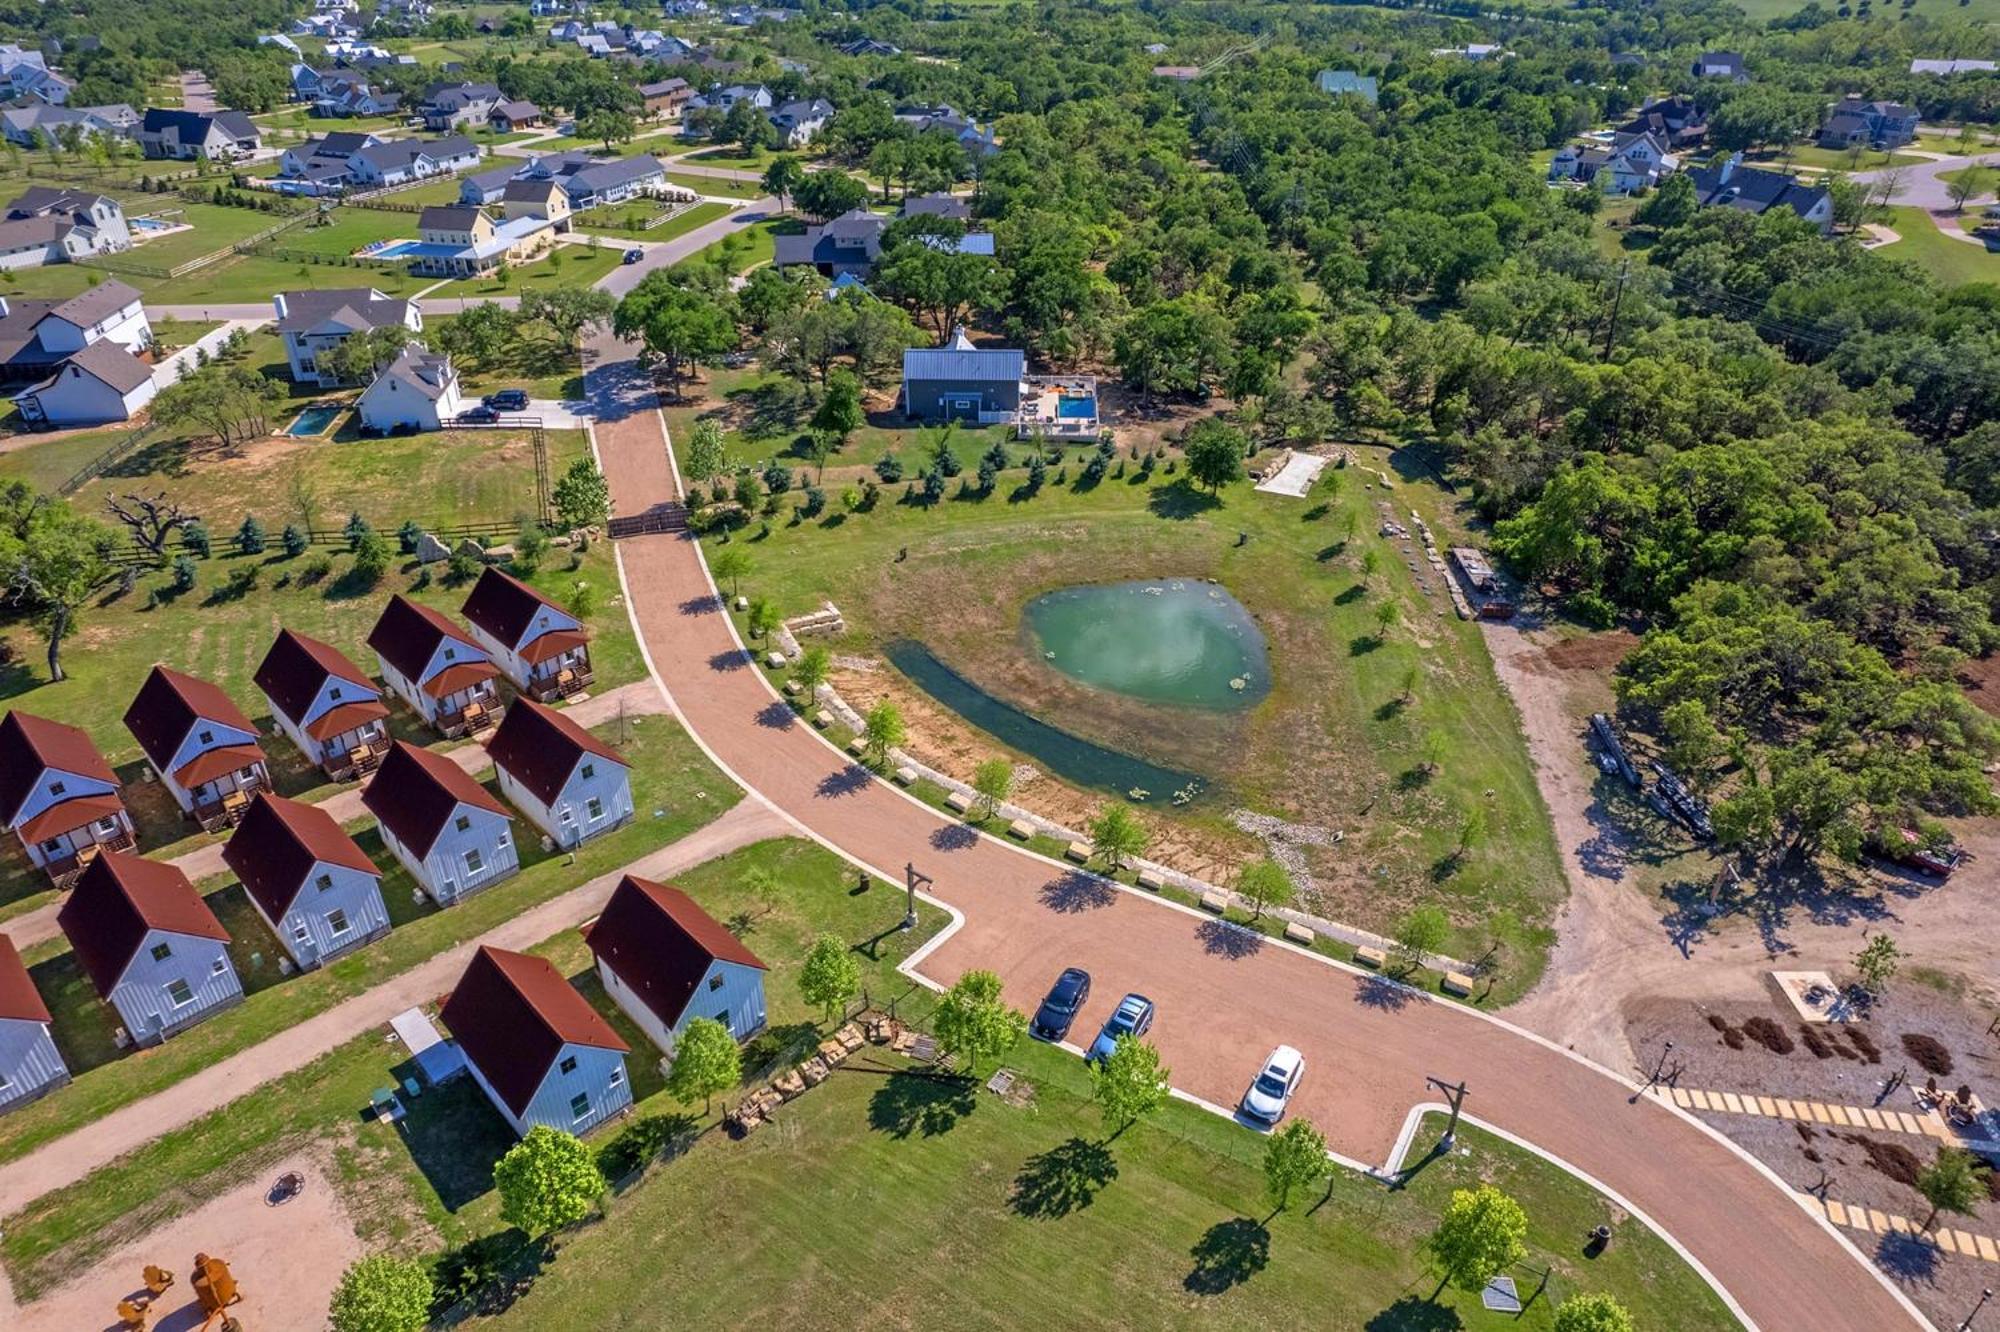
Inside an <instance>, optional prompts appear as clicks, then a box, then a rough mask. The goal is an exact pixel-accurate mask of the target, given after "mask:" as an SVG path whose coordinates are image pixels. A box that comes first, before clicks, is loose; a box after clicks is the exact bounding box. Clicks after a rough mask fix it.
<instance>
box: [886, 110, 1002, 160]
mask: <svg viewBox="0 0 2000 1332" xmlns="http://www.w3.org/2000/svg"><path fill="white" fill-rule="evenodd" d="M896 119H897V120H899V121H901V122H902V123H903V124H905V125H908V126H909V127H910V128H911V129H912V130H913V131H915V132H916V133H918V134H948V135H950V136H951V138H952V139H953V140H954V141H955V142H957V144H958V146H959V147H961V148H963V149H965V151H967V152H968V153H971V154H972V155H973V156H975V157H986V156H990V155H991V154H993V153H997V152H999V151H1000V142H999V140H998V139H996V138H995V137H994V132H993V128H992V126H990V125H989V126H987V127H986V128H985V129H981V128H980V127H979V122H978V121H976V120H973V119H971V118H970V117H968V116H964V115H961V114H959V112H958V111H957V110H955V109H954V108H953V107H951V106H950V105H949V104H947V103H942V102H940V103H939V104H938V105H936V106H899V107H897V108H896Z"/></svg>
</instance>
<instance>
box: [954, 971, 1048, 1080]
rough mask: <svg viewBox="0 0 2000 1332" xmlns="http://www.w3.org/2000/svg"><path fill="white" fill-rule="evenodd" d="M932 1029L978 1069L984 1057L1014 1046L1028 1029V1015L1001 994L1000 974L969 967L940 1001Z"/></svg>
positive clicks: (971, 1066)
mask: <svg viewBox="0 0 2000 1332" xmlns="http://www.w3.org/2000/svg"><path fill="white" fill-rule="evenodd" d="M931 1029H932V1031H933V1032H934V1033H935V1034H936V1036H937V1040H938V1044H939V1045H940V1046H942V1047H943V1048H944V1049H945V1050H946V1051H948V1052H949V1053H951V1054H954V1055H960V1056H962V1057H963V1058H964V1059H965V1062H966V1066H967V1068H968V1069H971V1070H977V1069H978V1067H979V1064H980V1062H981V1061H982V1060H985V1059H997V1058H999V1057H1000V1056H1001V1055H1003V1054H1005V1053H1007V1051H1008V1050H1011V1049H1012V1048H1013V1047H1014V1042H1016V1041H1018V1040H1020V1039H1021V1033H1022V1032H1024V1031H1026V1030H1027V1029H1028V1017H1027V1014H1025V1013H1022V1012H1021V1011H1020V1010H1018V1009H1014V1008H1009V1007H1008V1006H1007V1004H1006V1001H1005V1000H1003V999H1002V998H1001V997H1000V978H999V977H998V976H996V975H994V974H993V973H992V972H990V971H968V972H966V973H965V974H964V975H963V976H960V977H959V978H958V983H957V984H955V985H953V986H952V987H951V989H949V990H947V991H945V996H944V998H942V999H940V1000H939V1001H938V1006H937V1010H936V1012H934V1013H933V1014H932V1015H931Z"/></svg>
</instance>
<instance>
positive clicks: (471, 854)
mask: <svg viewBox="0 0 2000 1332" xmlns="http://www.w3.org/2000/svg"><path fill="white" fill-rule="evenodd" d="M485 867H486V862H485V861H483V860H481V859H480V857H479V848H478V847H476V846H475V847H470V848H468V849H467V850H466V853H465V869H466V872H467V873H468V874H477V873H479V871H480V870H482V869H484V868H485Z"/></svg>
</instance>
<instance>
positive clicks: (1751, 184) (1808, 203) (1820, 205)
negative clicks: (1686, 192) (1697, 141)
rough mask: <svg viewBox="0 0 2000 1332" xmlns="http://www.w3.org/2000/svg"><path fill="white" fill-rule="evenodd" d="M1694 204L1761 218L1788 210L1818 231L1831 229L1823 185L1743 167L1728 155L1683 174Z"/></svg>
mask: <svg viewBox="0 0 2000 1332" xmlns="http://www.w3.org/2000/svg"><path fill="white" fill-rule="evenodd" d="M1687 177H1688V179H1689V180H1690V181H1692V182H1693V184H1694V197H1695V202H1696V203H1697V204H1699V205H1700V206H1701V207H1703V208H1734V209H1737V210H1739V211H1741V212H1745V213H1756V214H1763V213H1769V212H1773V211H1776V210H1780V209H1790V210H1791V211H1792V212H1794V213H1797V214H1798V215H1799V216H1800V217H1802V218H1804V219H1805V220H1806V221H1808V222H1810V223H1812V224H1813V225H1814V226H1816V227H1818V228H1819V229H1820V231H1821V233H1822V234H1824V233H1826V232H1828V231H1831V230H1832V229H1833V196H1832V194H1830V193H1829V192H1828V190H1827V188H1826V186H1824V185H1811V184H1807V183H1805V182H1803V181H1801V180H1799V179H1798V178H1797V177H1796V176H1791V175H1787V174H1786V173H1784V172H1782V171H1766V170H1765V169H1764V168H1762V167H1747V166H1744V165H1743V154H1741V153H1731V154H1730V155H1729V156H1728V157H1725V158H1723V159H1722V160H1721V161H1720V162H1718V163H1715V164H1713V165H1710V166H1705V167H1696V168H1694V169H1693V170H1690V171H1689V172H1688V173H1687Z"/></svg>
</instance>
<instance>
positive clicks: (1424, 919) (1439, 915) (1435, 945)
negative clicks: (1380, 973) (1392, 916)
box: [1395, 906, 1451, 973]
mask: <svg viewBox="0 0 2000 1332" xmlns="http://www.w3.org/2000/svg"><path fill="white" fill-rule="evenodd" d="M1450 936H1451V919H1450V918H1449V917H1448V916H1446V915H1445V914H1444V908H1443V907H1435V906H1420V907H1413V908H1411V909H1410V911H1409V913H1408V914H1407V915H1405V916H1404V917H1403V919H1402V920H1401V922H1399V923H1398V924H1397V926H1396V948H1395V962H1396V968H1397V970H1398V971H1401V972H1404V973H1408V972H1412V971H1415V970H1416V969H1417V968H1418V967H1421V966H1422V965H1423V964H1424V959H1425V958H1426V957H1428V956H1430V955H1431V954H1432V953H1435V952H1437V951H1438V950H1439V949H1440V948H1443V947H1444V941H1445V940H1446V939H1447V938H1449V937H1450Z"/></svg>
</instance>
